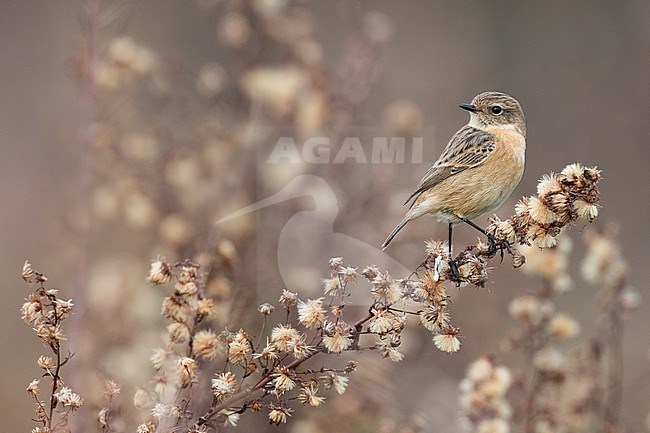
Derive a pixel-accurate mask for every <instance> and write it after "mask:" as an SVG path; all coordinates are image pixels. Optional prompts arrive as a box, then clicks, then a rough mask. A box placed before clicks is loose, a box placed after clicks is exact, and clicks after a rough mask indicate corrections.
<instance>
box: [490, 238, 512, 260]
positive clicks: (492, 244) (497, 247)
mask: <svg viewBox="0 0 650 433" xmlns="http://www.w3.org/2000/svg"><path fill="white" fill-rule="evenodd" d="M487 238H488V254H489V256H490V257H494V255H495V254H496V253H497V251H499V255H500V256H501V263H503V254H504V250H505V249H507V248H509V247H510V245H509V244H508V242H507V241H501V242H499V243H498V244H497V242H496V240H495V239H494V235H493V234H492V233H487ZM504 243H505V246H504Z"/></svg>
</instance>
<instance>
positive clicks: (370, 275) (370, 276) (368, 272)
mask: <svg viewBox="0 0 650 433" xmlns="http://www.w3.org/2000/svg"><path fill="white" fill-rule="evenodd" d="M361 275H363V276H364V277H365V278H366V279H367V280H368V281H372V280H374V279H375V278H376V277H377V275H379V268H378V267H377V266H375V265H370V266H367V267H366V268H365V269H364V270H363V271H361Z"/></svg>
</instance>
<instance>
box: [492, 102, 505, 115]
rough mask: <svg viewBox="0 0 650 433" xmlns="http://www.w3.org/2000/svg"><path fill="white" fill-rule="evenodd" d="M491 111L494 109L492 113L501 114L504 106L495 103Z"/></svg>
mask: <svg viewBox="0 0 650 433" xmlns="http://www.w3.org/2000/svg"><path fill="white" fill-rule="evenodd" d="M491 111H492V114H494V115H496V116H498V115H499V114H501V113H502V112H503V108H501V107H499V106H498V105H495V106H494V107H492V109H491Z"/></svg>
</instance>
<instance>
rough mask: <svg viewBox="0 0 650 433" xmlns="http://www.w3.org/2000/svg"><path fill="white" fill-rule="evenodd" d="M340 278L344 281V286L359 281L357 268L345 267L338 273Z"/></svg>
mask: <svg viewBox="0 0 650 433" xmlns="http://www.w3.org/2000/svg"><path fill="white" fill-rule="evenodd" d="M338 275H339V277H340V278H341V279H342V280H343V284H344V285H347V284H349V283H352V282H354V281H356V280H357V277H358V276H359V274H358V273H357V268H353V267H350V266H344V267H342V268H341V269H339V271H338Z"/></svg>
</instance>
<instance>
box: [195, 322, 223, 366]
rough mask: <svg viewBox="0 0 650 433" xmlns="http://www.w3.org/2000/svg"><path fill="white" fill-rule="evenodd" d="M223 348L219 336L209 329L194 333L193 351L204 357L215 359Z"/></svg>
mask: <svg viewBox="0 0 650 433" xmlns="http://www.w3.org/2000/svg"><path fill="white" fill-rule="evenodd" d="M220 348H221V342H220V341H219V337H217V334H215V333H214V332H213V331H211V330H209V329H202V330H200V331H198V332H197V333H196V334H194V338H193V339H192V352H193V353H194V355H196V356H198V357H200V358H203V359H214V358H216V356H217V353H218V352H219V349H220Z"/></svg>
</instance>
